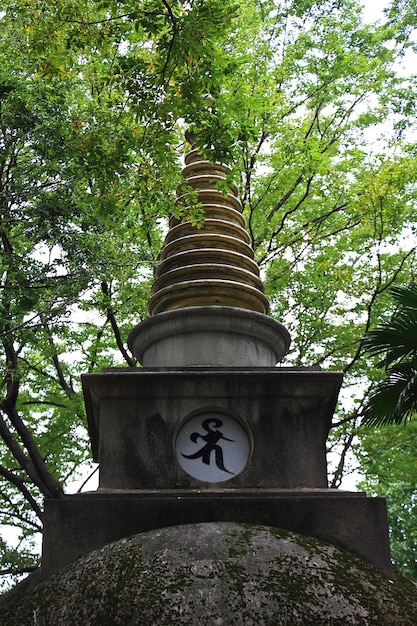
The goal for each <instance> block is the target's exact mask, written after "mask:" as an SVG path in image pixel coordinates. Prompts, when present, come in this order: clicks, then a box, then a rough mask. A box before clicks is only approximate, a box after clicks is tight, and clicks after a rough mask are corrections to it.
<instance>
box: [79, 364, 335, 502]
mask: <svg viewBox="0 0 417 626" xmlns="http://www.w3.org/2000/svg"><path fill="white" fill-rule="evenodd" d="M341 380H342V375H341V374H340V373H337V372H321V371H317V370H310V369H308V368H307V369H297V368H295V369H294V368H252V369H245V368H235V369H233V370H231V369H229V368H220V369H218V368H207V369H205V368H195V369H192V368H184V369H182V370H180V369H173V370H170V369H147V368H146V369H128V370H110V371H107V372H103V373H102V374H87V375H85V376H83V386H84V395H85V399H86V406H87V415H88V421H89V431H90V438H91V442H92V448H93V455H94V460H95V461H97V462H99V463H100V478H99V485H100V488H103V489H202V490H204V489H210V488H212V487H213V486H215V485H213V484H212V483H210V482H201V481H199V480H196V479H195V478H193V476H190V475H189V474H188V473H186V472H185V471H184V470H183V469H182V467H181V465H180V464H179V463H178V460H177V456H176V445H175V444H176V437H177V435H178V433H179V431H180V429H181V427H182V425H184V424H186V423H187V421H188V420H190V419H191V418H193V417H194V416H198V415H202V420H203V421H204V416H205V415H208V414H212V413H213V412H214V413H215V414H217V415H219V416H223V418H224V419H226V418H228V417H230V418H231V419H232V420H235V421H236V422H237V423H238V424H240V425H241V426H242V428H243V429H244V431H245V432H246V433H247V438H248V441H249V448H250V451H249V458H248V461H247V463H246V465H245V467H244V468H243V470H242V471H241V472H240V473H239V474H237V475H233V476H228V475H227V473H226V474H225V475H224V478H225V479H228V480H227V486H228V487H231V488H250V489H261V488H263V489H271V488H279V489H293V488H298V487H303V488H305V487H308V488H321V489H323V488H326V487H327V468H326V449H325V445H326V438H327V434H328V430H329V426H330V422H331V418H332V415H333V411H334V408H335V404H336V400H337V394H338V391H339V388H340V384H341ZM197 430H200V432H201V433H202V434H203V432H204V429H202V428H201V427H200V429H198V428H197ZM202 443H203V442H201V444H202ZM220 443H222V442H220ZM199 445H200V443H199V442H198V441H197V442H196V448H195V449H196V450H198V448H199ZM209 461H210V463H213V464H214V463H215V459H214V458H212V459H210V460H209ZM226 461H227V458H225V459H224V462H225V463H226ZM201 462H202V460H201V458H200V459H199V458H197V459H196V460H195V464H196V465H201ZM221 477H222V478H223V476H222V475H221Z"/></svg>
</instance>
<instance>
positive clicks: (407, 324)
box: [363, 285, 417, 426]
mask: <svg viewBox="0 0 417 626" xmlns="http://www.w3.org/2000/svg"><path fill="white" fill-rule="evenodd" d="M391 293H392V297H393V299H394V302H395V303H396V304H397V307H398V308H397V310H396V311H395V312H394V314H393V316H392V317H391V319H389V320H387V321H386V322H384V323H382V324H380V325H379V326H378V327H377V328H376V329H375V330H373V331H370V332H369V333H368V334H367V335H365V338H364V342H363V343H364V347H365V350H366V351H367V353H368V354H370V355H371V356H375V355H376V356H379V357H381V356H382V357H383V359H382V361H380V362H379V363H378V367H380V368H383V369H384V370H385V374H386V376H387V377H386V378H384V379H383V380H382V381H381V382H380V383H379V384H378V385H377V387H376V389H375V390H374V391H373V392H372V394H371V395H370V397H369V399H368V402H367V404H366V405H365V407H364V410H363V424H364V425H368V426H383V425H385V424H392V423H395V424H401V423H407V422H408V421H409V420H410V419H411V418H412V417H413V415H414V414H415V413H416V410H417V287H416V286H415V285H411V286H397V287H393V288H392V290H391Z"/></svg>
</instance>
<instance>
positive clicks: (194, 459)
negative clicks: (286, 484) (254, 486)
mask: <svg viewBox="0 0 417 626" xmlns="http://www.w3.org/2000/svg"><path fill="white" fill-rule="evenodd" d="M175 451H176V454H177V459H178V462H179V464H180V465H181V467H182V469H183V470H185V471H186V472H187V474H190V476H193V478H197V479H198V480H203V481H205V482H209V483H219V482H223V481H225V480H230V479H231V478H233V477H234V476H237V474H240V472H241V471H242V470H243V469H244V467H245V466H246V463H247V462H248V459H249V454H250V443H249V438H248V436H247V434H246V431H245V429H244V428H243V427H242V426H241V424H240V423H239V422H238V421H237V420H235V419H234V418H233V417H230V415H225V414H223V413H217V412H207V413H200V414H199V415H196V416H195V417H192V418H191V419H189V420H188V421H187V422H185V424H184V425H183V426H182V428H181V429H180V431H179V433H178V436H177V439H176V442H175Z"/></svg>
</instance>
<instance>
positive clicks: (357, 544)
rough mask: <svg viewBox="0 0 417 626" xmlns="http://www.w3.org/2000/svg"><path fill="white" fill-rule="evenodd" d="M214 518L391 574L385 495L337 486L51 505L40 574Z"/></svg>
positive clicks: (81, 498) (125, 494)
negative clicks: (337, 551)
mask: <svg viewBox="0 0 417 626" xmlns="http://www.w3.org/2000/svg"><path fill="white" fill-rule="evenodd" d="M213 521H217V522H242V523H247V524H251V523H252V524H261V525H268V526H272V527H274V528H282V529H285V530H291V531H294V532H296V533H299V534H302V535H306V536H308V537H314V538H316V539H320V540H322V541H326V542H328V543H329V544H332V545H334V546H336V547H338V548H341V549H343V550H346V551H348V552H350V553H352V554H355V555H356V556H358V557H360V558H361V559H363V560H365V561H368V562H369V563H371V564H372V565H374V566H375V567H377V568H378V569H379V570H381V571H383V572H385V573H386V574H389V573H390V572H391V560H390V550H389V541H388V532H387V517H386V506H385V500H384V499H382V498H367V497H366V496H365V494H363V493H350V492H343V491H337V490H333V489H323V490H321V489H318V490H314V489H306V490H302V489H299V490H268V489H259V490H246V489H223V490H211V491H199V490H187V491H181V490H168V491H164V490H160V491H152V490H147V491H140V490H138V491H136V490H135V491H130V492H129V491H114V492H112V491H107V490H103V491H99V492H95V493H85V494H79V495H75V496H67V497H65V498H64V499H63V500H50V501H47V502H46V506H45V528H46V532H45V535H44V544H43V559H42V577H43V578H47V577H48V576H50V575H51V574H54V573H55V572H57V571H59V570H60V569H62V568H63V567H65V566H67V565H68V564H69V563H71V562H73V561H75V560H76V559H77V558H79V557H80V556H83V555H85V554H87V553H89V552H91V551H92V550H95V549H96V548H100V547H102V546H104V545H106V544H108V543H111V542H113V541H116V540H118V539H122V538H123V537H129V536H130V535H134V534H136V533H140V532H144V531H147V530H153V529H157V528H165V527H169V526H178V525H182V524H193V523H196V524H197V523H200V522H213Z"/></svg>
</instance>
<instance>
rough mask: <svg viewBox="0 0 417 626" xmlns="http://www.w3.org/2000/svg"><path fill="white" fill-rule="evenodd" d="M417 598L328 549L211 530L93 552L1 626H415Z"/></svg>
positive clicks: (13, 599)
mask: <svg viewBox="0 0 417 626" xmlns="http://www.w3.org/2000/svg"><path fill="white" fill-rule="evenodd" d="M416 623H417V590H416V587H415V585H414V584H413V583H412V582H411V581H409V580H408V579H406V578H404V577H402V576H399V575H396V576H394V577H387V576H385V575H384V574H382V573H380V572H379V571H378V570H375V569H374V568H373V567H372V566H370V565H368V564H365V563H364V562H362V561H359V560H357V559H355V558H354V557H352V556H351V555H349V554H347V553H344V552H342V551H340V550H338V549H336V548H334V547H332V546H329V545H326V544H322V543H320V542H318V541H316V540H313V539H308V538H305V537H301V536H299V535H295V534H292V533H288V532H285V531H280V530H277V529H273V528H268V527H265V526H262V527H261V526H250V525H238V524H234V523H209V524H194V525H187V526H177V527H172V528H165V529H160V530H155V531H152V532H147V533H142V534H139V535H135V536H134V537H131V538H128V539H124V540H122V541H119V542H116V543H113V544H110V545H107V546H105V547H104V548H102V549H100V550H97V551H95V552H93V553H91V554H90V555H88V556H87V557H85V558H82V559H80V560H79V561H78V562H77V563H75V564H74V565H72V566H71V567H69V568H67V569H66V570H64V571H62V572H61V573H59V574H57V575H56V576H53V577H51V578H50V579H49V580H47V581H46V582H44V583H43V584H41V585H40V586H39V587H38V588H37V589H35V590H34V591H27V592H26V593H24V592H23V591H22V593H21V594H19V593H18V592H15V593H13V594H11V595H9V596H6V597H5V598H3V600H2V601H1V602H0V624H1V625H2V626H29V625H32V624H42V625H45V626H49V625H51V626H52V625H53V626H56V625H65V626H73V625H74V626H75V625H77V626H79V625H80V624H89V626H96V625H97V626H106V625H114V624H123V625H124V626H129V625H133V624H140V625H144V626H145V625H154V624H158V625H160V626H164V625H166V626H174V625H175V624H181V625H210V626H211V625H216V626H221V625H224V626H240V625H244V626H249V625H257V626H263V625H271V626H321V625H322V626H325V625H328V626H338V625H340V626H342V625H343V626H355V625H361V626H372V625H375V626H393V625H394V624H395V626H415V624H416Z"/></svg>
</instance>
